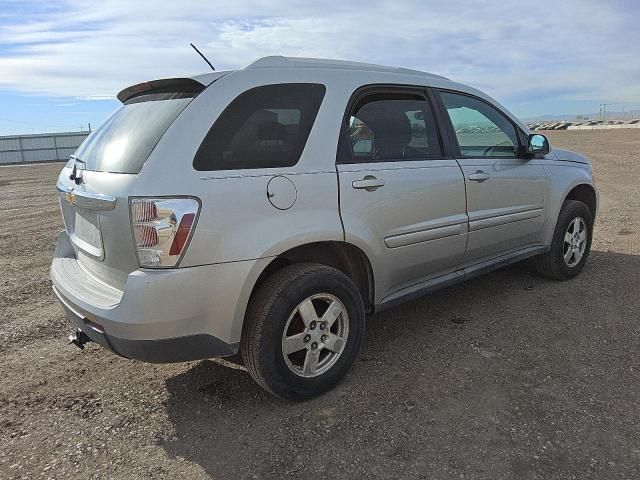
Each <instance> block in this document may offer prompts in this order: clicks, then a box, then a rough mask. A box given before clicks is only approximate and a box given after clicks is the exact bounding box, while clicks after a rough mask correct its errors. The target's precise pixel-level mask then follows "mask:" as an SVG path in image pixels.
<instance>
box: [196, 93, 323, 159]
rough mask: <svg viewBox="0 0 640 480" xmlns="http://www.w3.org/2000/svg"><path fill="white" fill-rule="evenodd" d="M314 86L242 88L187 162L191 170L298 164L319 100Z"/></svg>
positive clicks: (320, 100) (320, 97)
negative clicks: (191, 160) (190, 163)
mask: <svg viewBox="0 0 640 480" xmlns="http://www.w3.org/2000/svg"><path fill="white" fill-rule="evenodd" d="M324 92H325V87H324V86H323V85H318V84H311V83H309V84H278V85H266V86H263V87H258V88H254V89H252V90H248V91H246V92H244V93H242V94H241V95H240V96H238V97H237V98H236V99H235V100H233V101H232V102H231V104H230V105H229V106H228V107H227V108H226V109H225V110H224V112H222V114H221V115H220V117H219V118H218V120H217V121H216V122H215V124H214V125H213V127H211V130H209V133H208V134H207V136H206V137H205V139H204V141H203V142H202V145H201V146H200V148H199V149H198V153H197V154H196V157H195V159H194V162H193V166H194V168H195V169H196V170H236V169H242V168H270V167H290V166H293V165H295V164H296V163H298V160H299V159H300V155H301V154H302V150H303V149H304V146H305V144H306V142H307V138H308V136H309V132H311V127H312V126H313V122H314V121H315V118H316V115H317V113H318V109H319V108H320V104H321V102H322V98H323V97H324Z"/></svg>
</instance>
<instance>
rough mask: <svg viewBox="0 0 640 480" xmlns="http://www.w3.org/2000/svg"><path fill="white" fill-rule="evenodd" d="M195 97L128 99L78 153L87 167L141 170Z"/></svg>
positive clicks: (107, 170)
mask: <svg viewBox="0 0 640 480" xmlns="http://www.w3.org/2000/svg"><path fill="white" fill-rule="evenodd" d="M191 97H193V95H191V96H188V95H187V97H186V98H184V97H183V96H182V95H181V94H178V93H176V94H174V95H173V96H171V95H169V97H166V98H164V99H162V100H158V99H154V100H157V101H150V100H149V96H142V97H136V98H134V99H132V100H129V101H127V102H126V103H125V104H124V105H123V106H122V107H120V108H119V109H118V110H116V112H115V113H114V114H113V115H111V117H109V119H107V120H106V121H105V122H104V123H103V124H102V125H101V126H100V128H98V129H97V130H95V131H94V132H93V133H92V134H91V135H89V136H88V137H87V139H86V140H85V141H84V142H82V145H80V147H79V148H78V150H76V152H75V153H74V156H75V157H76V158H78V159H79V160H82V161H83V162H84V163H83V166H84V168H85V170H95V171H99V172H113V173H138V172H139V171H140V169H141V168H142V166H143V165H144V163H145V162H146V161H147V158H148V157H149V154H150V153H151V151H152V150H153V147H155V145H156V143H158V141H159V140H160V138H161V137H162V135H164V133H165V132H166V131H167V129H168V128H169V126H170V125H171V124H172V123H173V122H174V120H175V119H176V118H177V117H178V115H180V112H182V110H184V108H185V107H186V106H187V105H188V104H189V102H190V101H191V100H192V98H191ZM167 98H171V99H167Z"/></svg>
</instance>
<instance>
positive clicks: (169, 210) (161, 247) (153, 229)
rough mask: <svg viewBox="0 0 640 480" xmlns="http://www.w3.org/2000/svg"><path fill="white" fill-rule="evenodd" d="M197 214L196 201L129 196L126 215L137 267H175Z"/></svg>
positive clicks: (182, 253)
mask: <svg viewBox="0 0 640 480" xmlns="http://www.w3.org/2000/svg"><path fill="white" fill-rule="evenodd" d="M199 211H200V202H199V201H198V200H197V199H196V198H168V197H167V198H146V197H132V198H131V199H130V201H129V213H130V215H131V229H132V230H133V239H134V241H135V246H136V253H137V255H138V264H139V265H140V266H141V267H144V268H171V267H177V266H178V265H179V263H180V260H181V259H182V257H183V256H184V252H185V250H186V248H187V245H188V244H189V239H190V238H191V236H192V235H193V230H194V228H195V225H196V220H197V218H198V213H199Z"/></svg>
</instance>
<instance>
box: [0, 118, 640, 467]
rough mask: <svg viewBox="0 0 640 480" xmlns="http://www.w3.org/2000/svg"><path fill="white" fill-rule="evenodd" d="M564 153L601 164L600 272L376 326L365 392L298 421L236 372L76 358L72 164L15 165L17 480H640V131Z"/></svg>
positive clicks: (5, 305)
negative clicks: (55, 288) (68, 171)
mask: <svg viewBox="0 0 640 480" xmlns="http://www.w3.org/2000/svg"><path fill="white" fill-rule="evenodd" d="M550 137H551V140H552V143H553V144H554V145H557V146H562V147H565V148H571V149H575V150H578V151H581V152H584V153H586V154H587V155H589V156H590V157H591V158H592V160H593V161H594V166H595V170H596V179H597V181H598V185H599V189H600V202H601V204H600V212H599V217H598V221H597V226H596V231H595V240H594V243H593V253H592V256H591V258H590V259H589V262H588V264H587V266H586V267H585V269H584V271H583V273H582V275H580V276H579V277H578V278H576V279H574V280H572V281H570V282H566V283H554V282H550V281H546V280H542V279H540V278H538V277H536V276H535V275H533V274H532V273H530V271H529V269H528V268H527V267H526V265H516V266H513V267H510V268H507V269H504V270H501V271H498V272H494V273H491V274H489V275H486V276H484V277H480V278H477V279H475V280H472V281H470V282H467V283H465V284H462V285H459V286H456V287H453V288H449V289H447V290H443V291H441V292H439V293H436V294H434V295H432V296H429V297H425V298H423V299H420V300H418V301H414V302H411V303H408V304H405V305H403V306H400V307H398V308H395V309H393V310H390V311H387V312H384V313H383V314H380V315H378V316H375V317H373V318H371V319H370V320H369V322H368V331H367V336H366V339H365V344H364V346H363V349H362V352H361V354H360V358H359V361H358V362H357V364H356V366H355V368H354V369H353V371H352V373H351V374H350V375H349V376H348V377H347V378H346V380H345V381H343V382H342V383H341V384H340V386H339V387H338V388H336V389H335V390H334V391H332V392H330V393H329V394H327V395H325V396H323V397H322V398H319V399H316V400H312V401H309V402H305V403H299V404H292V403H288V402H285V401H281V400H278V399H275V398H273V397H271V396H269V395H267V394H265V393H264V392H263V391H262V390H260V389H259V388H258V387H257V386H256V385H255V384H254V382H253V381H252V380H251V379H250V377H249V376H248V374H247V373H246V372H245V371H243V370H242V369H239V368H237V367H236V368H231V367H230V366H229V365H227V364H226V362H221V361H203V362H194V363H187V364H176V365H149V364H143V363H138V362H135V361H129V360H125V359H122V358H119V357H116V356H115V355H112V354H110V353H109V352H107V351H105V350H103V349H101V348H100V347H98V346H94V345H89V346H88V347H87V348H86V350H85V351H84V352H80V351H79V350H77V349H75V347H72V346H70V345H68V344H67V343H66V337H67V335H68V334H69V333H70V331H71V326H70V323H69V322H68V321H67V320H66V319H65V317H64V315H63V312H62V309H61V307H60V306H59V305H58V304H57V302H56V301H55V299H54V296H53V294H52V292H51V288H50V281H49V275H48V268H49V263H50V260H51V252H52V249H53V245H54V241H55V237H56V235H57V232H58V231H59V230H60V229H61V220H60V215H59V213H58V206H57V201H56V198H55V194H54V183H55V178H56V176H57V174H58V172H59V170H60V168H61V165H60V164H49V165H39V166H29V167H8V168H0V211H1V212H2V220H1V229H0V271H1V272H2V278H1V279H0V478H1V479H13V478H55V479H62V478H84V479H91V478H109V479H117V478H123V479H134V478H167V479H169V478H171V479H173V478H188V479H191V478H194V479H197V478H220V479H232V478H288V477H291V478H299V477H311V476H313V477H315V478H349V479H352V478H379V477H380V478H438V479H445V478H487V479H498V478H508V479H513V478H518V479H529V478H531V479H533V478H545V479H547V478H575V479H586V478H602V479H613V478H627V479H636V478H640V400H639V398H640V382H639V380H640V356H639V354H638V347H639V346H640V342H639V339H640V338H639V337H640V328H639V323H638V312H639V311H640V309H639V306H640V295H639V286H640V281H639V280H640V278H639V277H640V242H639V241H638V239H639V238H640V237H639V232H640V220H639V218H638V217H639V215H638V214H639V213H640V196H639V192H640V130H610V131H585V132H579V131H578V132H566V131H565V132H551V134H550Z"/></svg>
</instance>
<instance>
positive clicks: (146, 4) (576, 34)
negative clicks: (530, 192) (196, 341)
mask: <svg viewBox="0 0 640 480" xmlns="http://www.w3.org/2000/svg"><path fill="white" fill-rule="evenodd" d="M189 42H193V43H195V44H196V45H197V46H198V47H199V48H200V50H202V52H203V53H205V55H207V57H208V58H209V59H210V60H211V61H212V62H213V64H214V65H215V66H216V68H217V69H218V70H226V69H234V68H242V67H243V66H245V65H247V64H249V63H250V62H251V61H253V60H255V59H257V58H260V57H262V56H266V55H291V56H305V57H323V58H337V59H345V60H355V61H363V62H372V63H379V64H385V65H393V66H400V67H406V68H414V69H419V70H425V71H429V72H432V73H437V74H441V75H444V76H447V77H449V78H451V79H453V80H456V81H459V82H462V83H468V84H471V85H473V86H475V87H477V88H479V89H481V90H484V91H485V92H487V93H488V94H489V95H491V96H493V97H494V98H497V99H498V100H499V101H500V102H501V103H503V104H504V105H506V106H507V107H508V108H509V109H510V110H511V111H512V112H514V113H515V114H516V115H518V116H519V117H521V118H531V117H537V116H543V115H552V114H582V113H593V112H597V111H598V109H599V105H600V104H601V103H610V104H612V105H610V106H608V107H607V109H608V110H616V111H620V110H622V108H625V109H626V110H631V109H640V1H636V0H599V1H593V0H553V1H548V0H537V1H536V2H522V1H519V0H518V1H511V0H476V1H459V0H448V1H429V0H423V1H411V0H387V1H371V0H369V1H367V0H365V1H357V2H348V1H345V0H322V1H316V2H314V1H310V0H306V1H304V2H298V1H292V0H248V1H242V0H236V1H233V2H230V1H228V0H227V1H217V0H208V1H206V0H202V1H192V0H172V1H166V0H155V1H152V0H136V1H131V0H126V1H125V0H100V1H99V2H91V1H87V0H65V1H55V0H54V1H46V2H43V1H32V0H0V135H10V134H19V133H35V132H53V131H69V130H80V129H87V128H88V125H89V124H91V127H92V128H95V127H97V126H98V125H99V124H100V123H101V122H103V121H104V120H105V119H106V118H107V117H108V116H109V115H110V113H111V112H113V111H114V110H115V109H116V108H117V107H118V105H119V104H118V102H117V100H115V95H116V94H117V92H118V91H119V90H121V89H122V88H124V87H126V86H129V85H132V84H135V83H138V82H141V81H145V80H151V79H154V78H163V77H178V76H185V75H190V74H195V73H202V72H206V71H207V70H208V66H207V65H206V64H205V63H204V62H203V61H202V59H201V58H200V57H198V56H197V55H196V54H195V52H194V51H193V50H191V48H190V47H189ZM623 102H624V104H623Z"/></svg>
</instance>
